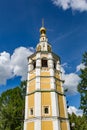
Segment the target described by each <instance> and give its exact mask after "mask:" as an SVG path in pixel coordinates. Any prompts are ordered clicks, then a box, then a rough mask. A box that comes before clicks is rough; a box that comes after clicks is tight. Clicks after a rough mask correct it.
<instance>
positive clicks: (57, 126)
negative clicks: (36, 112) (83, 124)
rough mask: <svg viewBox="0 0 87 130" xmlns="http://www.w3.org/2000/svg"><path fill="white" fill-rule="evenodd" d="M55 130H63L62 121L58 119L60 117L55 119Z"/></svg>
mask: <svg viewBox="0 0 87 130" xmlns="http://www.w3.org/2000/svg"><path fill="white" fill-rule="evenodd" d="M53 130H61V128H60V121H58V119H56V120H54V121H53Z"/></svg>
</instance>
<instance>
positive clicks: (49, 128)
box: [24, 117, 69, 130]
mask: <svg viewBox="0 0 87 130" xmlns="http://www.w3.org/2000/svg"><path fill="white" fill-rule="evenodd" d="M24 124H25V125H24V130H69V126H68V124H69V121H68V120H67V119H63V120H62V121H61V120H60V119H57V118H55V117H51V118H50V117H49V118H42V119H39V118H38V119H37V118H33V119H31V120H25V123H24Z"/></svg>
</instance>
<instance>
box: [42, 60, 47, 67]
mask: <svg viewBox="0 0 87 130" xmlns="http://www.w3.org/2000/svg"><path fill="white" fill-rule="evenodd" d="M42 67H48V64H47V60H46V59H42Z"/></svg>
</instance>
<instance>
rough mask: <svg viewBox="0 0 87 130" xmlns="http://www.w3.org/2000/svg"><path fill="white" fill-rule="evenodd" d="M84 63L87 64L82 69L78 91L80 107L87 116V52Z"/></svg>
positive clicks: (84, 55)
mask: <svg viewBox="0 0 87 130" xmlns="http://www.w3.org/2000/svg"><path fill="white" fill-rule="evenodd" d="M82 63H83V64H84V65H85V68H84V69H81V70H80V71H81V74H80V75H79V76H80V78H81V82H80V83H79V85H78V91H79V93H80V97H81V99H80V109H82V110H83V114H84V115H85V116H87V52H85V53H84V54H83V58H82Z"/></svg>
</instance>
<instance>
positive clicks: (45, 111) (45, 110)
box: [43, 106, 49, 114]
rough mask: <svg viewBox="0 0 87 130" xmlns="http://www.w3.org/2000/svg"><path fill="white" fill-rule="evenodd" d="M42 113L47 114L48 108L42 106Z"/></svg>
mask: <svg viewBox="0 0 87 130" xmlns="http://www.w3.org/2000/svg"><path fill="white" fill-rule="evenodd" d="M43 113H44V114H49V106H44V109H43Z"/></svg>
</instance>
